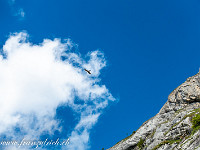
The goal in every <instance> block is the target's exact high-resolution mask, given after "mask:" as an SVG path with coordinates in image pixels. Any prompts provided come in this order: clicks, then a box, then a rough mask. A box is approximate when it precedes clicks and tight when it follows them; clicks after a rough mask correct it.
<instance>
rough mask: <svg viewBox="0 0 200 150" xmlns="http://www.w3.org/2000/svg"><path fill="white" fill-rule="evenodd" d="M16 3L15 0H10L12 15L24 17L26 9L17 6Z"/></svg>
mask: <svg viewBox="0 0 200 150" xmlns="http://www.w3.org/2000/svg"><path fill="white" fill-rule="evenodd" d="M15 3H16V1H15V0H8V4H9V5H10V7H11V12H12V15H13V16H16V17H19V19H23V18H24V17H25V11H24V9H23V8H16V6H15Z"/></svg>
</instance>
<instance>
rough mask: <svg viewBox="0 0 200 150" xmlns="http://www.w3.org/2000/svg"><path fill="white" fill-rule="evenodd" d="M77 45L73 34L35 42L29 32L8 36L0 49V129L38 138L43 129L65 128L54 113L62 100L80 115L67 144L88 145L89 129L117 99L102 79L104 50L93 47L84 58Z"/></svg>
mask: <svg viewBox="0 0 200 150" xmlns="http://www.w3.org/2000/svg"><path fill="white" fill-rule="evenodd" d="M72 46H73V43H72V42H71V41H70V40H69V39H68V40H66V41H65V42H62V41H61V40H60V39H54V40H50V39H44V41H43V42H42V43H40V44H38V45H37V44H33V43H31V42H29V41H28V34H27V33H25V32H20V33H15V34H12V35H11V36H10V37H9V38H8V40H7V41H6V43H5V45H4V46H3V54H2V55H0V72H1V73H0V103H1V105H0V135H5V136H6V137H7V138H11V139H19V138H27V139H39V138H40V136H41V135H42V134H43V133H44V132H45V133H48V134H49V135H52V134H54V131H56V130H57V131H59V132H63V129H62V126H60V122H59V121H58V120H56V119H55V115H56V109H57V107H58V106H60V105H62V104H63V105H67V106H68V107H70V108H71V109H72V110H73V111H74V112H76V114H77V115H78V117H77V118H79V120H78V123H77V124H76V125H75V127H74V129H73V131H72V132H71V134H70V136H69V139H70V144H69V145H67V146H63V147H62V149H70V150H76V149H79V150H85V149H87V148H88V142H89V132H90V129H91V128H92V127H93V125H94V124H95V123H96V122H97V121H98V118H99V116H100V114H101V113H102V110H103V109H104V108H105V107H106V106H107V105H108V102H109V101H114V100H115V99H114V98H113V96H112V95H111V93H110V92H109V91H108V89H107V88H106V86H105V85H102V84H101V83H100V78H99V75H100V70H101V69H102V68H103V67H105V66H106V61H105V59H104V55H103V53H101V52H99V51H93V52H90V53H88V55H87V56H86V57H88V59H84V58H83V57H81V55H80V54H77V53H73V52H72V51H71V50H70V49H71V47H72ZM3 55H4V56H5V57H3ZM84 68H87V69H89V70H91V72H92V75H89V74H87V72H85V71H84ZM77 100H78V103H77V102H76V101H77ZM16 127H17V128H18V129H19V130H18V132H16Z"/></svg>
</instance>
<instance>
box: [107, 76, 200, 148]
mask: <svg viewBox="0 0 200 150" xmlns="http://www.w3.org/2000/svg"><path fill="white" fill-rule="evenodd" d="M139 149H142V150H194V149H197V150H200V73H197V74H196V75H194V76H193V77H190V78H188V79H187V80H186V81H185V82H184V83H183V84H182V85H180V86H179V87H177V88H176V89H175V90H174V91H173V92H172V93H171V94H170V95H169V97H168V101H167V102H166V103H165V105H164V106H163V107H162V108H161V110H160V112H159V113H158V114H157V115H156V116H154V117H153V118H151V119H149V120H148V121H146V122H144V123H143V124H142V126H141V127H140V128H139V129H138V130H137V131H136V132H135V133H133V134H132V135H130V136H129V137H127V138H125V139H124V140H122V141H120V142H118V143H117V144H116V145H114V146H113V147H111V148H110V149H109V150H139Z"/></svg>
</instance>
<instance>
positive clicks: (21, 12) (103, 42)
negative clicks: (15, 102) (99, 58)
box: [0, 0, 200, 150]
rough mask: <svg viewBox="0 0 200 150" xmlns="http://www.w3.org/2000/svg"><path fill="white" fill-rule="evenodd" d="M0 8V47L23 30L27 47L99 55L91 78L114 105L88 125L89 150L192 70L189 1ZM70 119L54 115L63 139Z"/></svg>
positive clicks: (193, 23)
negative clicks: (60, 46) (102, 63)
mask: <svg viewBox="0 0 200 150" xmlns="http://www.w3.org/2000/svg"><path fill="white" fill-rule="evenodd" d="M0 7H1V9H0V20H1V24H0V27H1V30H0V45H1V48H2V47H3V45H4V44H5V41H7V39H8V38H9V35H10V34H11V33H15V32H22V31H26V32H27V33H28V35H29V40H30V42H31V43H34V44H38V43H42V42H43V39H51V40H53V39H54V38H61V39H66V38H70V39H71V41H72V42H73V43H75V44H74V47H73V48H72V51H73V52H76V53H80V54H81V55H82V56H84V55H86V54H87V53H88V52H91V51H94V50H97V49H98V50H99V51H101V52H103V53H104V55H105V59H106V61H107V65H106V67H105V68H103V69H102V71H101V74H100V76H99V78H100V79H101V84H105V85H106V87H107V89H109V91H110V93H112V95H113V96H114V97H115V98H116V100H115V101H114V102H109V104H108V106H107V107H106V108H105V109H103V110H102V111H101V116H100V117H99V119H98V122H97V123H96V124H95V125H94V126H93V127H92V128H91V130H90V140H89V146H90V148H89V149H91V150H97V149H101V148H109V147H111V146H113V145H114V144H115V143H117V142H118V141H120V140H122V139H123V138H125V137H126V136H127V135H130V134H131V133H132V132H133V131H135V130H137V129H138V127H139V126H140V125H141V124H142V123H143V122H144V121H146V120H148V119H149V118H151V117H153V116H154V115H155V114H156V113H158V111H159V110H160V108H161V107H162V106H163V105H164V103H165V102H166V101H167V96H168V95H169V94H170V92H172V90H173V89H175V88H176V87H177V86H178V85H180V84H181V83H182V82H184V81H185V80H186V78H188V77H190V76H192V75H194V74H196V73H197V72H198V70H199V67H200V66H199V55H200V44H199V43H200V42H199V41H200V15H199V14H200V12H199V11H200V8H199V7H200V2H199V1H197V0H194V1H186V0H177V1H173V0H168V1H159V0H153V1H148V0H134V1H133V0H123V1H122V0H95V1H94V0H93V1H92V0H85V1H81V0H57V1H55V0H48V1H47V0H29V1H25V0H15V1H9V0H0ZM64 112H65V113H64ZM74 116H76V114H73V113H72V112H71V110H70V109H69V108H65V107H61V108H59V109H58V110H57V116H56V117H57V118H60V119H61V120H64V121H63V122H64V126H65V129H66V130H65V131H63V132H62V133H63V134H69V133H68V132H70V131H71V128H73V126H74V125H75V124H76V123H77V120H76V119H75V118H76V117H74ZM68 130H69V131H68ZM61 136H63V135H61Z"/></svg>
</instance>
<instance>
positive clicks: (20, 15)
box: [15, 8, 25, 18]
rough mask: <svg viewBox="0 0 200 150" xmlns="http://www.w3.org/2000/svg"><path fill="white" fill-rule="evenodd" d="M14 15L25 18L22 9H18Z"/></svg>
mask: <svg viewBox="0 0 200 150" xmlns="http://www.w3.org/2000/svg"><path fill="white" fill-rule="evenodd" d="M15 15H16V16H19V17H21V18H24V17H25V12H24V10H23V9H22V8H20V9H19V10H18V11H17V13H16V14H15Z"/></svg>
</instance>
